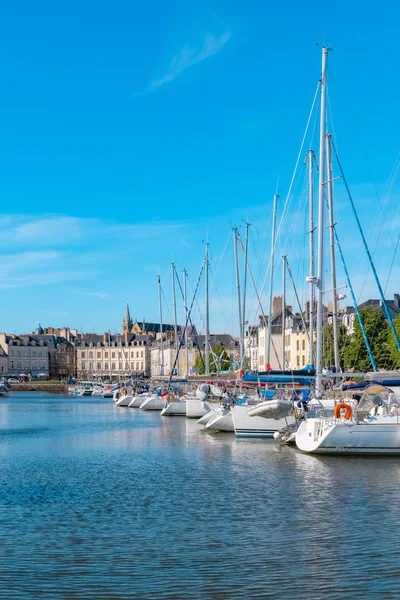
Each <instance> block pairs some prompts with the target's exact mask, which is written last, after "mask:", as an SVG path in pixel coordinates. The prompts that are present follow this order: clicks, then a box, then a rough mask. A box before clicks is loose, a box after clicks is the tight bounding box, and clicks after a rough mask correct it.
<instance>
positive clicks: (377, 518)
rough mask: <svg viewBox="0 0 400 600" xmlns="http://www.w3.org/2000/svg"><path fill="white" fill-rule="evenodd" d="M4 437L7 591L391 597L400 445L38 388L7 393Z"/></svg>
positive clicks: (1, 425)
mask: <svg viewBox="0 0 400 600" xmlns="http://www.w3.org/2000/svg"><path fill="white" fill-rule="evenodd" d="M0 450H1V456H2V468H1V470H0V518H1V525H0V528H1V553H0V579H1V582H2V585H1V589H0V597H6V598H50V599H52V598H54V599H59V598H68V599H75V598H76V599H81V598H84V599H91V598H93V599H94V598H96V599H103V598H104V599H106V598H107V599H116V600H122V599H127V598H130V599H131V598H138V599H143V598H150V597H151V598H153V599H157V598H160V599H161V598H165V599H168V598H171V599H176V598H188V599H191V598H193V599H195V598H211V599H220V598H221V599H226V598H307V599H318V598H321V599H322V598H323V599H324V600H326V599H329V598H352V599H353V598H356V599H357V598H397V597H399V584H400V574H399V567H398V565H399V564H400V562H399V559H400V547H399V545H398V541H397V530H398V516H397V515H398V511H397V497H398V488H399V476H400V465H399V463H398V461H397V460H396V459H384V460H382V459H377V458H375V459H368V460H364V459H361V458H355V459H353V458H339V457H322V458H318V457H313V456H306V455H302V454H299V453H297V452H296V451H295V450H293V449H291V448H280V447H279V446H277V445H276V444H275V443H274V442H272V441H271V442H269V441H261V440H260V441H257V440H248V441H247V440H238V441H236V440H235V439H234V437H233V436H231V435H226V434H220V435H204V434H203V432H202V431H199V430H198V428H197V426H196V425H195V424H193V423H192V422H188V421H186V420H185V419H180V418H176V419H168V418H164V419H162V418H161V417H160V415H159V414H153V413H143V412H140V411H138V410H130V409H118V408H116V407H115V406H114V405H113V403H112V401H110V400H102V399H93V400H91V401H87V400H84V401H83V400H81V399H79V398H73V397H72V398H71V397H70V398H67V397H60V396H56V397H54V396H47V395H40V394H38V395H36V394H32V395H30V394H19V395H13V396H11V397H10V398H8V399H6V400H2V402H1V404H0Z"/></svg>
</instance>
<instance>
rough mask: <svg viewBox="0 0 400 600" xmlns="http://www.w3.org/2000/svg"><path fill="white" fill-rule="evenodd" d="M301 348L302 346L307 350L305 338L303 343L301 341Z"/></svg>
mask: <svg viewBox="0 0 400 600" xmlns="http://www.w3.org/2000/svg"><path fill="white" fill-rule="evenodd" d="M301 348H302V350H305V349H306V340H303V341H302V343H301Z"/></svg>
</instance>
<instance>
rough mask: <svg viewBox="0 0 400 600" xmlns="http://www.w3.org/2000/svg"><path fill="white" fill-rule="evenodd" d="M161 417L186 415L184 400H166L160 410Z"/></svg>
mask: <svg viewBox="0 0 400 600" xmlns="http://www.w3.org/2000/svg"><path fill="white" fill-rule="evenodd" d="M161 414H162V416H163V417H178V416H180V417H185V416H186V402H185V400H181V401H174V402H168V403H167V404H164V408H163V409H162V411H161Z"/></svg>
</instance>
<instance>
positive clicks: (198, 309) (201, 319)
mask: <svg viewBox="0 0 400 600" xmlns="http://www.w3.org/2000/svg"><path fill="white" fill-rule="evenodd" d="M187 280H188V282H189V287H190V289H191V291H192V294H193V293H194V291H193V286H192V282H191V281H190V277H189V275H188V276H187ZM196 308H197V312H198V313H199V318H200V322H201V324H202V326H203V329H204V330H205V329H206V326H205V324H204V321H203V317H202V316H201V311H200V307H199V305H198V302H197V299H196Z"/></svg>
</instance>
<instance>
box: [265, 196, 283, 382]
mask: <svg viewBox="0 0 400 600" xmlns="http://www.w3.org/2000/svg"><path fill="white" fill-rule="evenodd" d="M277 202H278V194H275V195H274V200H273V204H272V238H271V276H270V279H269V310H268V333H267V365H270V364H271V322H272V295H273V288H274V257H275V235H276V233H275V232H276V206H277ZM282 368H283V370H285V367H284V366H282Z"/></svg>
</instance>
